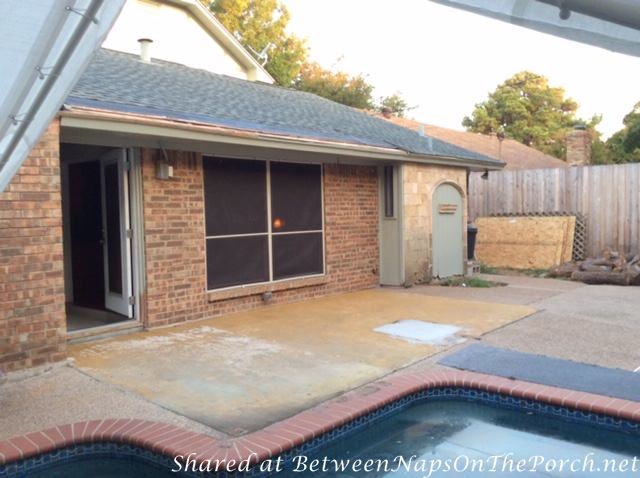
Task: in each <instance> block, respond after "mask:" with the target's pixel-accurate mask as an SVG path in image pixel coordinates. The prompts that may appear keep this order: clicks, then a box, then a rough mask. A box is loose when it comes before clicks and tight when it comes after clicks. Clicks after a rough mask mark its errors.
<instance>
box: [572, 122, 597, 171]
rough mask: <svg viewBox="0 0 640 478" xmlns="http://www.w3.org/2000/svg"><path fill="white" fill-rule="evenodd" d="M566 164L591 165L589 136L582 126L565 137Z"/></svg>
mask: <svg viewBox="0 0 640 478" xmlns="http://www.w3.org/2000/svg"><path fill="white" fill-rule="evenodd" d="M567 164H568V165H569V166H584V165H588V164H591V135H590V134H589V131H587V128H586V127H585V126H584V125H578V126H576V127H575V129H574V130H573V131H571V133H569V134H568V135H567Z"/></svg>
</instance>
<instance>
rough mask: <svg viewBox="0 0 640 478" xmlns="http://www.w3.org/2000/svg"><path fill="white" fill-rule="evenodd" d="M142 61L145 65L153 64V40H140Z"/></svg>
mask: <svg viewBox="0 0 640 478" xmlns="http://www.w3.org/2000/svg"><path fill="white" fill-rule="evenodd" d="M138 43H140V61H142V62H144V63H151V44H152V43H153V40H152V39H151V38H140V39H139V40H138Z"/></svg>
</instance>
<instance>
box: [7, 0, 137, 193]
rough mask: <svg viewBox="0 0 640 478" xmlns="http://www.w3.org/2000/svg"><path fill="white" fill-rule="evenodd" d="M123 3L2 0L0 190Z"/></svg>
mask: <svg viewBox="0 0 640 478" xmlns="http://www.w3.org/2000/svg"><path fill="white" fill-rule="evenodd" d="M124 2H125V0H66V1H63V0H2V2H0V45H2V48H0V72H2V73H1V74H0V191H3V190H4V189H5V188H6V186H7V185H8V184H9V182H10V181H11V178H13V176H14V174H15V173H16V172H17V170H18V169H19V168H20V165H21V164H22V163H23V162H24V160H25V158H26V157H27V155H28V154H29V152H30V151H31V148H33V146H34V145H35V143H36V142H37V141H38V139H39V138H40V136H41V135H42V133H43V132H44V130H45V129H46V128H47V126H48V125H49V123H50V122H51V120H52V119H53V118H54V116H55V115H56V112H57V111H58V110H59V108H60V106H61V105H62V103H63V101H64V100H65V98H66V97H67V95H68V94H69V91H70V90H71V88H72V87H73V85H74V83H75V82H76V81H77V80H78V78H79V77H80V75H81V74H82V72H83V71H84V69H85V67H86V66H87V64H88V63H89V60H90V59H91V55H92V54H93V52H94V51H95V50H96V49H97V48H98V47H99V46H100V44H101V43H102V41H103V39H104V37H105V36H106V34H107V33H108V31H109V30H110V29H111V26H112V25H113V23H114V21H115V20H116V18H117V17H118V14H119V13H120V10H121V9H122V6H123V5H124Z"/></svg>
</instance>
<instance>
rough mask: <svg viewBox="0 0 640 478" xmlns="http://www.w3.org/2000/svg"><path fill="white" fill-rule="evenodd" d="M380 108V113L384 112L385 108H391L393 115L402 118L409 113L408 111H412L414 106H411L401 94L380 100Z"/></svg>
mask: <svg viewBox="0 0 640 478" xmlns="http://www.w3.org/2000/svg"><path fill="white" fill-rule="evenodd" d="M378 108H379V109H380V111H382V110H383V109H384V108H389V109H390V110H391V112H392V113H393V114H395V115H396V116H399V117H400V118H402V117H404V115H405V114H406V113H407V111H409V110H412V109H413V108H414V106H409V104H408V103H407V102H406V101H405V100H404V98H402V96H400V93H394V94H393V95H391V96H386V97H383V98H380V104H379V106H378Z"/></svg>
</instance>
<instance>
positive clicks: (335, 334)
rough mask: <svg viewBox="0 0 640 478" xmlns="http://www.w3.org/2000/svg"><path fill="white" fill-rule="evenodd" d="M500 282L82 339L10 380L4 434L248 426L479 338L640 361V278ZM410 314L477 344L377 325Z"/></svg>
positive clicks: (620, 364)
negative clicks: (399, 333) (426, 338)
mask: <svg viewBox="0 0 640 478" xmlns="http://www.w3.org/2000/svg"><path fill="white" fill-rule="evenodd" d="M489 278H490V279H493V280H500V281H503V282H507V283H508V284H509V285H508V286H506V287H500V288H492V289H468V288H449V287H440V286H420V287H414V288H412V289H406V290H397V289H392V290H388V289H376V290H370V291H364V292H359V293H355V294H345V295H342V296H333V297H328V298H326V299H320V300H318V301H306V302H300V303H295V304H289V305H282V306H273V307H268V308H265V309H263V310H261V311H256V312H250V313H245V314H236V315H230V316H225V317H219V318H215V319H210V320H207V321H203V322H198V323H195V324H189V325H183V326H179V327H172V328H167V329H162V330H156V331H152V332H145V333H140V334H135V335H128V336H122V337H118V338H115V339H110V340H107V341H102V342H96V343H92V344H85V345H77V346H73V347H72V351H71V353H72V355H73V356H74V357H75V359H76V365H75V367H62V368H58V369H55V370H52V371H51V372H48V373H46V374H43V375H40V376H37V377H34V378H31V379H27V380H23V381H21V382H17V383H7V384H4V385H3V386H2V387H1V388H0V390H1V392H2V393H0V423H2V425H3V426H2V428H0V438H6V437H8V436H13V435H16V434H21V433H25V432H29V431H32V430H36V429H42V428H45V427H48V426H52V425H55V424H62V423H68V422H73V421H77V420H88V419H95V418H104V417H105V416H123V417H136V418H147V419H155V420H161V421H166V422H170V423H175V424H178V425H182V426H185V427H186V428H189V429H192V430H197V431H201V432H204V433H208V434H210V435H213V436H225V435H238V434H243V433H245V432H246V431H247V430H255V429H259V428H262V427H264V426H265V425H266V424H268V423H271V422H274V421H277V420H280V419H282V418H285V417H288V416H291V415H293V414H295V413H296V412H298V411H300V410H302V409H306V408H309V407H311V406H313V405H315V404H317V403H319V402H322V401H324V400H326V399H328V398H330V397H333V396H336V395H338V394H340V393H342V392H344V391H346V390H350V389H355V388H358V387H362V386H365V384H367V383H369V382H371V381H373V380H375V379H378V378H380V377H383V376H387V375H389V374H393V373H394V372H396V371H401V372H403V371H406V370H415V371H424V370H434V369H436V368H440V367H441V366H440V365H438V364H437V361H438V360H439V359H440V358H442V357H443V356H444V355H445V354H449V353H451V352H453V351H457V350H460V349H461V348H462V347H465V346H466V345H467V344H469V343H475V342H478V341H479V342H481V343H486V344H488V345H494V346H497V347H503V348H507V349H512V350H517V351H522V352H533V353H538V354H543V355H546V356H549V357H557V358H565V359H571V360H576V361H580V362H585V363H592V364H597V365H602V366H606V367H617V368H621V369H625V370H631V371H632V370H634V369H636V368H637V367H638V366H639V365H640V350H639V349H638V347H637V341H636V337H638V333H639V332H640V320H638V315H637V311H638V310H640V294H638V291H637V289H636V288H623V287H610V286H584V285H581V284H575V283H571V282H565V281H557V280H551V279H534V278H528V277H496V276H489ZM467 298H469V299H472V300H466V299H467ZM505 304H508V305H505ZM285 312H286V313H285ZM254 314H255V315H254ZM406 318H411V319H419V320H428V321H430V322H436V323H438V322H441V323H449V324H456V325H458V326H461V327H462V328H463V331H462V334H463V335H465V336H466V337H467V339H468V340H467V341H466V342H465V343H462V344H460V345H455V346H447V347H436V346H433V345H428V344H419V343H410V342H407V341H404V340H401V339H397V338H393V337H389V336H386V335H382V334H379V333H377V332H374V331H373V329H374V328H375V327H377V326H379V325H382V324H385V323H390V322H393V321H395V320H399V319H406ZM347 319H348V320H347Z"/></svg>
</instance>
